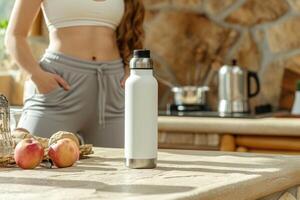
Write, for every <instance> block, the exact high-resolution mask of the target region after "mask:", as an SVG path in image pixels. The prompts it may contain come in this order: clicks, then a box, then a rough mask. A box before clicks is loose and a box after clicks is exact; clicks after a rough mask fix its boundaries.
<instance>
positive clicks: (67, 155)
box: [48, 138, 79, 168]
mask: <svg viewBox="0 0 300 200" xmlns="http://www.w3.org/2000/svg"><path fill="white" fill-rule="evenodd" d="M48 155H49V157H50V158H51V160H52V161H53V163H54V165H55V166H56V167H59V168H63V167H71V166H72V165H73V164H74V163H75V162H76V161H77V160H78V159H79V148H78V146H77V145H76V143H75V142H74V141H73V140H71V139H69V138H63V139H60V140H58V141H57V142H56V143H53V144H52V145H51V146H50V147H49V151H48Z"/></svg>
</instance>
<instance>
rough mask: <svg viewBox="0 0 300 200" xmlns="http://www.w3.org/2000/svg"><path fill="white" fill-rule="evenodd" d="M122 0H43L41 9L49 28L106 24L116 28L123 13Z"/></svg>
mask: <svg viewBox="0 0 300 200" xmlns="http://www.w3.org/2000/svg"><path fill="white" fill-rule="evenodd" d="M124 10H125V5H124V0H43V2H42V11H43V14H44V17H45V21H46V24H47V26H48V28H49V30H51V29H57V28H62V27H70V26H84V25H86V26H87V25H92V26H106V27H110V28H112V29H114V30H115V29H116V28H117V26H118V25H119V24H120V22H121V20H122V17H123V15H124Z"/></svg>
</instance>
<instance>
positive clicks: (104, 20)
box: [42, 0, 124, 61]
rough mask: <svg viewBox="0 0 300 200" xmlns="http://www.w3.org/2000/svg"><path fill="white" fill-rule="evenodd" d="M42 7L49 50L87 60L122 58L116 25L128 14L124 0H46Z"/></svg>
mask: <svg viewBox="0 0 300 200" xmlns="http://www.w3.org/2000/svg"><path fill="white" fill-rule="evenodd" d="M66 7H67V8H66ZM42 9H43V12H44V15H45V17H46V23H47V25H48V27H49V40H50V44H49V47H48V49H49V50H51V51H58V52H61V53H64V54H66V55H70V56H75V57H77V58H80V59H83V60H95V61H107V60H116V59H118V58H120V53H119V50H118V45H117V41H116V28H117V26H118V25H119V23H120V21H121V18H122V16H123V13H124V2H123V0H104V1H101V0H96V1H95V0H44V2H43V5H42Z"/></svg>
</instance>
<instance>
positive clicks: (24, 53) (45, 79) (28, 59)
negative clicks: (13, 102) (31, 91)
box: [5, 0, 69, 93]
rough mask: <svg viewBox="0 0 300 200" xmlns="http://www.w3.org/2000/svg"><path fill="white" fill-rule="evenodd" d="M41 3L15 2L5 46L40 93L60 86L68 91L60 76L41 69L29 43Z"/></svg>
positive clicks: (35, 0)
mask: <svg viewBox="0 0 300 200" xmlns="http://www.w3.org/2000/svg"><path fill="white" fill-rule="evenodd" d="M41 3H42V0H30V1H28V0H16V1H15V4H14V7H13V10H12V14H11V17H10V20H9V25H8V29H7V32H6V35H5V46H6V48H7V50H8V52H9V54H10V55H11V56H12V58H13V59H14V60H15V61H16V63H17V64H18V65H19V66H20V67H21V68H22V69H24V70H25V71H26V72H27V73H28V74H29V75H30V78H31V79H32V80H33V81H34V82H35V83H36V85H37V87H38V90H39V92H41V93H48V92H51V91H52V90H53V89H55V88H57V87H59V86H62V87H64V89H66V90H68V89H69V86H68V84H67V83H66V82H65V81H64V80H63V79H62V78H61V77H60V76H58V75H56V74H52V73H48V72H45V71H43V70H42V69H41V67H40V66H39V64H38V62H37V61H36V60H35V58H34V56H33V54H32V52H31V50H30V47H29V45H28V43H27V36H28V33H29V31H30V28H31V26H32V24H33V21H34V19H35V17H36V16H37V14H38V12H39V11H40V8H41Z"/></svg>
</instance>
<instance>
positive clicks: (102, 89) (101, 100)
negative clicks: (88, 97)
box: [97, 65, 106, 127]
mask: <svg viewBox="0 0 300 200" xmlns="http://www.w3.org/2000/svg"><path fill="white" fill-rule="evenodd" d="M104 67H105V65H101V66H100V67H98V68H97V79H98V113H99V125H100V126H102V127H105V105H106V82H105V79H104V73H103V68H104Z"/></svg>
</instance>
